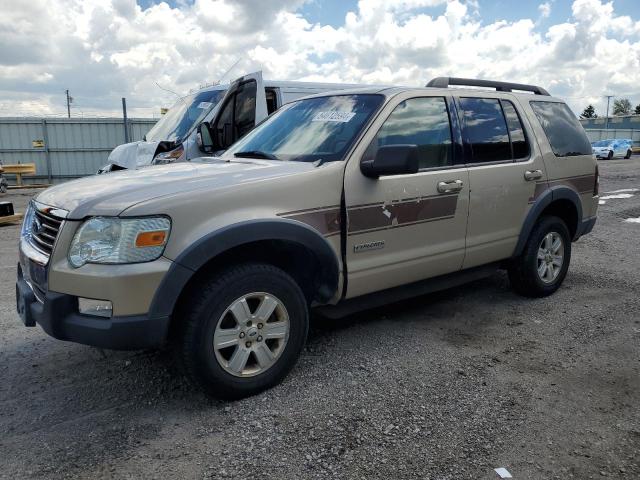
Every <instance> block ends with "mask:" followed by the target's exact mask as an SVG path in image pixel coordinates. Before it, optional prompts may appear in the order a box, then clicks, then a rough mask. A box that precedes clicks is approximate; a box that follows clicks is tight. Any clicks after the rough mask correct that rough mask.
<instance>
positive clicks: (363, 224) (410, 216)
mask: <svg viewBox="0 0 640 480" xmlns="http://www.w3.org/2000/svg"><path fill="white" fill-rule="evenodd" d="M457 204H458V194H451V195H437V196H429V197H418V198H410V199H405V200H399V201H395V202H391V203H387V204H385V203H382V202H378V203H370V204H364V205H355V206H353V207H349V208H348V217H349V223H348V234H349V235H358V234H362V233H367V232H374V231H377V230H385V229H388V228H398V227H404V226H409V225H415V224H418V223H423V222H432V221H435V220H444V219H446V218H451V217H453V216H454V215H455V213H456V206H457ZM280 216H281V217H283V218H288V219H291V220H297V221H299V222H303V223H306V224H307V225H309V226H310V227H313V228H315V229H316V230H318V231H319V232H320V233H322V234H323V235H324V236H327V237H328V236H331V235H335V234H338V233H340V207H339V206H338V205H334V206H331V207H322V208H318V209H310V210H300V211H295V212H286V213H282V214H280Z"/></svg>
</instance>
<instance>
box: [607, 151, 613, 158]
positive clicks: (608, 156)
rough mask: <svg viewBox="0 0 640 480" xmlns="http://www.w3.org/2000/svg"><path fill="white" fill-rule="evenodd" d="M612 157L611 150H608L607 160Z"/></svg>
mask: <svg viewBox="0 0 640 480" xmlns="http://www.w3.org/2000/svg"><path fill="white" fill-rule="evenodd" d="M612 158H613V150H609V155H607V160H611V159H612Z"/></svg>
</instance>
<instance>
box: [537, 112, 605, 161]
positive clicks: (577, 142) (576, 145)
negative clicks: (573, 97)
mask: <svg viewBox="0 0 640 480" xmlns="http://www.w3.org/2000/svg"><path fill="white" fill-rule="evenodd" d="M530 104H531V108H532V109H533V113H535V114H536V117H537V118H538V120H539V121H540V125H541V126H542V129H543V130H544V133H545V135H546V136H547V139H548V140H549V145H551V150H553V153H554V155H555V156H556V157H573V156H577V155H591V154H592V150H591V144H590V143H589V139H588V138H587V134H586V133H584V129H583V128H582V125H580V122H578V119H577V118H576V116H575V115H574V114H573V112H572V111H571V110H570V109H569V107H567V105H566V104H564V103H560V102H539V101H535V102H530Z"/></svg>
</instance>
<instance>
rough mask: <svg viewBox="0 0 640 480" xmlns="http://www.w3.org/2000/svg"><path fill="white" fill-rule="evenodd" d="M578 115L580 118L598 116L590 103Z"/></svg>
mask: <svg viewBox="0 0 640 480" xmlns="http://www.w3.org/2000/svg"><path fill="white" fill-rule="evenodd" d="M638 106H640V105H638ZM580 116H581V117H582V118H598V115H596V109H595V108H593V105H591V104H589V105H588V106H587V108H585V109H584V112H582V115H580Z"/></svg>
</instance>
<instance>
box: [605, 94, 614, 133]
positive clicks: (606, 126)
mask: <svg viewBox="0 0 640 480" xmlns="http://www.w3.org/2000/svg"><path fill="white" fill-rule="evenodd" d="M605 97H607V114H606V115H605V118H606V120H605V125H604V129H605V130H609V101H610V100H611V99H612V98H613V95H605Z"/></svg>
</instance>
